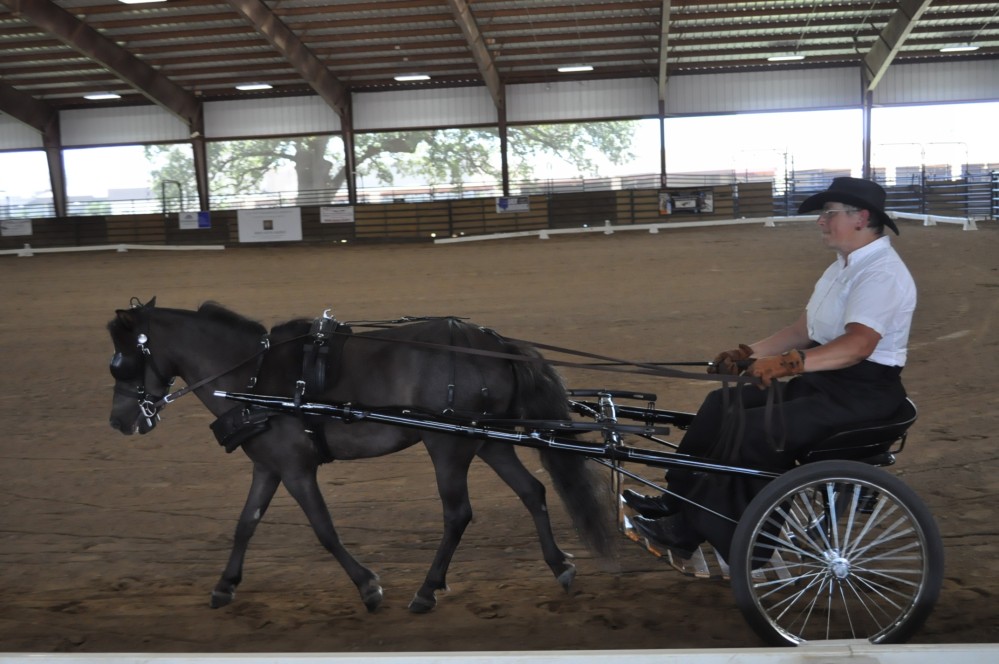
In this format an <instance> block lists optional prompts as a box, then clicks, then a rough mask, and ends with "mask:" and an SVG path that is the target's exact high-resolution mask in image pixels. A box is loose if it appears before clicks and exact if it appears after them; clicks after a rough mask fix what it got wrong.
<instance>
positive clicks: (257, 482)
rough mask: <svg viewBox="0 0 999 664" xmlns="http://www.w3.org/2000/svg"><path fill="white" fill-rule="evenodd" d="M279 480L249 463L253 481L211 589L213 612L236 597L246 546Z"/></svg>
mask: <svg viewBox="0 0 999 664" xmlns="http://www.w3.org/2000/svg"><path fill="white" fill-rule="evenodd" d="M280 481H281V478H280V477H279V476H278V475H277V473H275V472H273V471H271V470H268V469H267V468H265V467H264V466H262V465H260V464H253V482H252V483H251V484H250V493H249V495H247V497H246V504H245V505H244V506H243V511H242V513H240V515H239V522H238V523H237V524H236V535H235V537H234V538H233V544H232V551H231V552H230V553H229V562H228V564H227V565H226V566H225V571H223V572H222V577H221V578H220V579H219V582H218V583H217V584H215V589H214V590H212V596H211V600H210V602H209V606H211V608H213V609H217V608H219V607H223V606H225V605H227V604H229V603H230V602H232V600H233V598H234V597H235V596H236V586H238V585H239V582H240V581H242V580H243V560H244V558H245V557H246V547H247V546H248V545H249V543H250V538H251V537H253V533H254V531H255V530H256V529H257V524H259V523H260V520H261V519H263V518H264V513H265V512H267V507H268V505H270V504H271V499H272V498H273V497H274V492H275V491H277V488H278V484H280Z"/></svg>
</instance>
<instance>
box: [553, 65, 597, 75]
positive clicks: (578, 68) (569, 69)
mask: <svg viewBox="0 0 999 664" xmlns="http://www.w3.org/2000/svg"><path fill="white" fill-rule="evenodd" d="M558 71H559V73H561V74H574V73H576V72H582V71H593V67H592V66H591V65H567V66H565V67H559V68H558Z"/></svg>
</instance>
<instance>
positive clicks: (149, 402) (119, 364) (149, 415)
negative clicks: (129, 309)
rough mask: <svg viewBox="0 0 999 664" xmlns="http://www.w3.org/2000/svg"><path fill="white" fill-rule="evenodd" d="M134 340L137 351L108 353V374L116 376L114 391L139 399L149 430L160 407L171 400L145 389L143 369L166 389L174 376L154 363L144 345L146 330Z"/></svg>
mask: <svg viewBox="0 0 999 664" xmlns="http://www.w3.org/2000/svg"><path fill="white" fill-rule="evenodd" d="M135 341H136V348H137V349H138V353H135V354H134V355H125V354H124V353H122V352H121V351H117V352H116V353H115V354H114V355H112V356H111V366H110V369H111V376H112V377H113V378H114V379H115V386H114V391H115V393H116V394H121V395H122V396H126V397H131V398H134V399H135V400H136V401H138V402H139V411H140V412H141V413H142V417H144V418H145V419H146V424H147V425H148V426H149V428H150V429H152V428H153V427H154V426H155V422H157V421H159V419H160V416H159V412H160V410H162V408H163V406H165V405H166V404H168V403H170V401H172V400H173V399H172V398H171V396H172V395H170V394H163V395H161V394H154V393H151V392H149V391H148V390H147V389H146V370H147V369H148V370H150V371H152V372H153V375H154V376H156V378H157V380H159V382H160V384H161V385H163V387H164V389H165V391H167V392H168V391H169V389H170V387H171V386H173V382H174V378H173V377H167V376H165V375H164V374H163V372H162V371H160V370H159V368H158V367H157V366H156V363H155V362H154V361H153V354H152V351H150V350H149V346H148V345H147V344H148V343H149V337H147V336H146V335H145V333H142V332H140V333H139V335H138V336H137V337H136V339H135ZM123 382H124V383H128V384H129V386H128V387H123V386H122V385H120V383H123Z"/></svg>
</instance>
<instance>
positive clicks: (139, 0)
mask: <svg viewBox="0 0 999 664" xmlns="http://www.w3.org/2000/svg"><path fill="white" fill-rule="evenodd" d="M118 2H120V3H121V4H123V5H145V4H150V3H153V2H166V0H118Z"/></svg>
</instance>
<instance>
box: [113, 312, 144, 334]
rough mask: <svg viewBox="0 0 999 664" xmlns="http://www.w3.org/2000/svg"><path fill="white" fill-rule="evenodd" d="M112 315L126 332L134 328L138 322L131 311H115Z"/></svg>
mask: <svg viewBox="0 0 999 664" xmlns="http://www.w3.org/2000/svg"><path fill="white" fill-rule="evenodd" d="M114 314H115V316H116V317H117V318H118V322H119V323H120V324H121V325H122V326H124V328H125V329H126V330H131V329H133V328H135V325H136V323H137V322H138V321H137V320H136V318H135V312H134V311H133V310H132V309H115V312H114Z"/></svg>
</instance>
